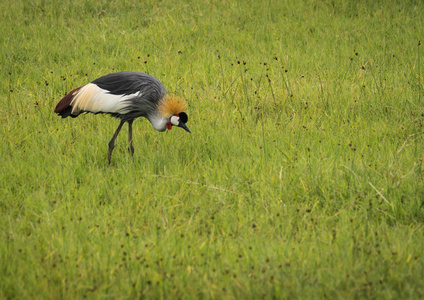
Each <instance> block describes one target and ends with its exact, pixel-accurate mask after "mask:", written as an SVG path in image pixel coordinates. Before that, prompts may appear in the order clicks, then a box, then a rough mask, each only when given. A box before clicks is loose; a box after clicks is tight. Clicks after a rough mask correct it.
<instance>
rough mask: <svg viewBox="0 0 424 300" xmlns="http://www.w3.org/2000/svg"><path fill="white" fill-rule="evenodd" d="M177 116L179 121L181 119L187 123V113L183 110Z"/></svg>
mask: <svg viewBox="0 0 424 300" xmlns="http://www.w3.org/2000/svg"><path fill="white" fill-rule="evenodd" d="M179 116H180V121H181V122H183V123H187V121H188V116H187V114H186V113H185V112H182V113H180V114H179Z"/></svg>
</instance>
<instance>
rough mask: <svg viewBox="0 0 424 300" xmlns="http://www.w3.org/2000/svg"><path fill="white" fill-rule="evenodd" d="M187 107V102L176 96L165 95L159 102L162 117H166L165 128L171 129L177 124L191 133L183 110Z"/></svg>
mask: <svg viewBox="0 0 424 300" xmlns="http://www.w3.org/2000/svg"><path fill="white" fill-rule="evenodd" d="M186 108H187V103H185V101H184V100H182V99H181V98H179V97H177V96H168V95H167V96H165V97H164V98H163V99H162V100H161V101H160V103H159V111H160V112H161V114H162V117H163V118H165V119H167V120H168V122H167V124H166V128H167V129H168V130H171V129H172V126H178V127H181V128H183V129H184V130H185V131H187V132H189V133H191V131H190V129H188V127H187V125H186V123H187V121H188V116H187V114H186V113H185V112H184V110H185V109H186Z"/></svg>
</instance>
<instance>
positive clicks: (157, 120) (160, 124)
mask: <svg viewBox="0 0 424 300" xmlns="http://www.w3.org/2000/svg"><path fill="white" fill-rule="evenodd" d="M147 119H148V120H149V121H150V123H152V125H153V128H154V129H156V130H157V131H165V130H166V124H168V122H169V120H168V119H166V118H163V117H162V116H160V115H158V114H151V115H149V116H148V117H147Z"/></svg>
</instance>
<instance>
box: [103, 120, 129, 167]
mask: <svg viewBox="0 0 424 300" xmlns="http://www.w3.org/2000/svg"><path fill="white" fill-rule="evenodd" d="M124 123H125V121H122V120H121V123H119V126H118V128H117V129H116V131H115V133H114V135H113V137H112V139H111V140H110V142H109V144H108V145H109V151H108V152H107V161H108V162H109V165H110V158H111V156H112V151H113V148H115V140H116V137H117V136H118V134H119V131H121V128H122V125H124Z"/></svg>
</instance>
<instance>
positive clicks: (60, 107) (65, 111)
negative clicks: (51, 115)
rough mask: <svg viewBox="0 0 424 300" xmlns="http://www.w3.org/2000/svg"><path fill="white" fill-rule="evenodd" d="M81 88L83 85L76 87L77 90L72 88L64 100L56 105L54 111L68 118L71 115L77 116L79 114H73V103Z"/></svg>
mask: <svg viewBox="0 0 424 300" xmlns="http://www.w3.org/2000/svg"><path fill="white" fill-rule="evenodd" d="M81 88H82V86H81V87H79V88H76V89H75V90H72V91H71V92H69V93H68V94H67V95H66V96H65V97H63V98H62V100H60V101H59V103H58V104H57V105H56V108H55V109H54V112H55V113H57V114H58V115H59V116H61V117H62V118H66V117H69V116H71V117H73V118H76V117H77V116H78V115H72V106H71V103H72V100H73V99H74V97H75V96H76V95H77V94H78V91H79V90H80V89H81Z"/></svg>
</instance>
